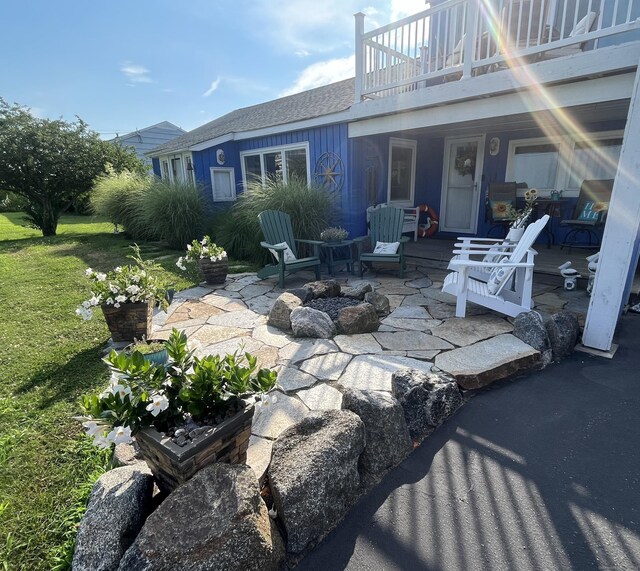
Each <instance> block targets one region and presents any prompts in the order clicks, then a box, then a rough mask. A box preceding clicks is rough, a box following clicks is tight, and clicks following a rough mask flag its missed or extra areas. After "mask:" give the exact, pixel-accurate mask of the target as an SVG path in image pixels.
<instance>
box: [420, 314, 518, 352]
mask: <svg viewBox="0 0 640 571" xmlns="http://www.w3.org/2000/svg"><path fill="white" fill-rule="evenodd" d="M511 331H513V325H511V323H509V322H508V321H506V320H505V319H503V318H501V317H498V316H497V315H480V316H477V317H473V316H472V317H465V318H458V317H454V318H453V319H448V320H447V321H446V322H444V323H443V324H442V325H440V326H439V327H434V328H433V329H432V330H431V333H432V334H433V335H435V336H436V337H441V338H442V339H445V340H447V341H449V343H453V344H454V345H458V346H459V347H463V346H465V345H471V344H473V343H477V342H478V341H482V340H483V339H489V338H490V337H495V336H496V335H501V334H503V333H511Z"/></svg>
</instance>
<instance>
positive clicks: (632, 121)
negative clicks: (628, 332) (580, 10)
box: [582, 69, 640, 351]
mask: <svg viewBox="0 0 640 571" xmlns="http://www.w3.org/2000/svg"><path fill="white" fill-rule="evenodd" d="M638 180H640V74H638V69H636V77H635V82H634V84H633V92H632V94H631V104H630V105H629V112H628V114H627V125H626V127H625V130H624V138H623V140H622V150H621V152H620V161H619V163H618V171H617V173H616V178H615V181H614V183H613V192H612V193H611V202H610V203H609V211H608V213H607V221H606V224H605V228H604V235H603V237H602V245H601V248H600V258H599V260H598V271H597V273H596V277H595V282H594V284H593V292H592V294H591V299H590V301H589V310H588V312H587V320H586V323H585V327H584V334H583V336H582V343H583V345H585V346H586V347H591V348H593V349H598V350H600V351H610V350H611V346H612V341H613V335H614V333H615V329H616V325H617V323H618V318H619V317H620V313H621V311H622V308H623V306H624V303H625V301H626V297H625V296H627V295H628V293H629V290H630V284H631V283H632V280H633V276H634V273H635V269H636V265H637V263H638V249H639V247H640V192H638V182H637V181H638Z"/></svg>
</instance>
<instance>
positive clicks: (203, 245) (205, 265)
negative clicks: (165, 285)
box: [176, 236, 229, 285]
mask: <svg viewBox="0 0 640 571" xmlns="http://www.w3.org/2000/svg"><path fill="white" fill-rule="evenodd" d="M194 262H195V263H197V264H198V268H199V269H200V273H201V274H202V275H203V277H204V279H205V281H206V282H207V283H208V284H212V285H215V284H223V283H224V282H225V281H226V279H227V273H228V272H229V259H228V257H227V253H226V252H225V251H224V248H223V247H222V246H218V245H217V244H214V243H213V242H212V241H211V238H210V237H209V236H205V237H204V238H202V240H194V241H193V242H191V244H187V252H186V254H185V255H184V256H180V258H178V261H177V262H176V265H177V266H178V267H179V268H180V269H181V270H186V269H187V266H186V265H185V264H187V263H194Z"/></svg>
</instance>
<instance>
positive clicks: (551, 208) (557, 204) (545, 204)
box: [536, 198, 565, 248]
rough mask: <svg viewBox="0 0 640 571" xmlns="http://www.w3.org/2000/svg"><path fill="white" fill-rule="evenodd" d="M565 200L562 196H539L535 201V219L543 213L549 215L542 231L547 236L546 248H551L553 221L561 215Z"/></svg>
mask: <svg viewBox="0 0 640 571" xmlns="http://www.w3.org/2000/svg"><path fill="white" fill-rule="evenodd" d="M564 204H565V201H564V200H563V199H562V198H558V199H551V198H539V199H538V200H537V201H536V220H537V219H538V218H542V216H544V215H545V214H548V215H549V217H550V220H549V224H548V225H547V226H545V227H544V230H543V231H544V233H545V235H546V236H547V248H551V246H552V245H553V243H554V237H553V226H554V225H553V222H554V220H556V219H558V218H561V217H562V208H563V206H564Z"/></svg>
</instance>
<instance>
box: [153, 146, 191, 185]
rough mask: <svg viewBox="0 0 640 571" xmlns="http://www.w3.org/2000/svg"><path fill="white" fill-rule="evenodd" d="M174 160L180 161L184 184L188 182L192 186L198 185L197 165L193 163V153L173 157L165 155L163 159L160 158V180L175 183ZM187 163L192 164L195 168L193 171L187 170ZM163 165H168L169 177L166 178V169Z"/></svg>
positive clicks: (172, 155)
mask: <svg viewBox="0 0 640 571" xmlns="http://www.w3.org/2000/svg"><path fill="white" fill-rule="evenodd" d="M173 159H180V172H181V174H182V180H183V181H184V182H188V183H191V184H195V183H196V171H195V165H194V162H193V154H192V153H174V154H171V155H163V156H161V157H159V160H160V178H161V179H162V180H168V181H170V182H175V177H174V176H173V165H172V164H171V161H172V160H173ZM187 161H190V162H191V166H193V170H192V171H189V170H188V169H187ZM163 163H166V164H167V169H168V175H169V176H168V177H166V176H165V171H164V167H163V166H162V165H163Z"/></svg>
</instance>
